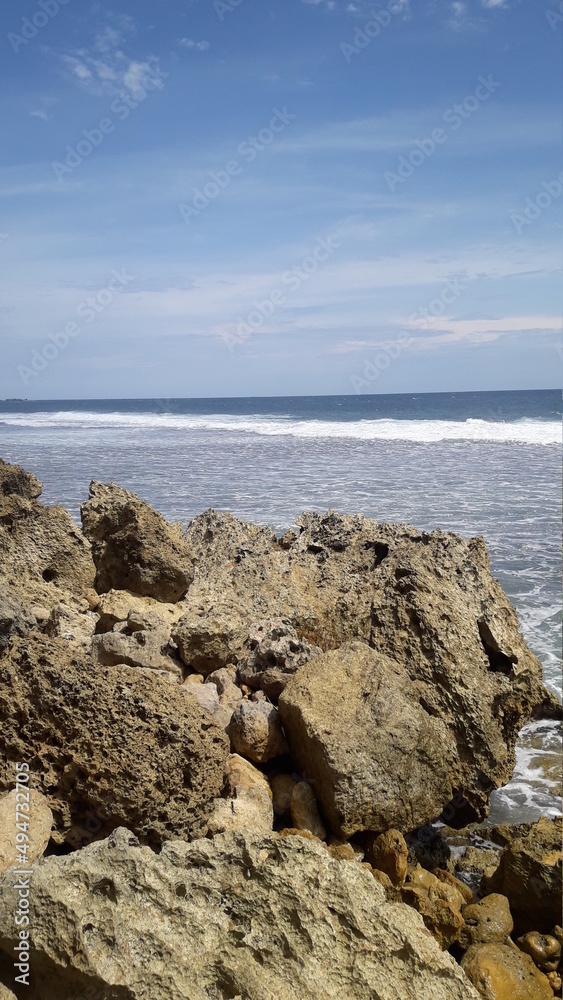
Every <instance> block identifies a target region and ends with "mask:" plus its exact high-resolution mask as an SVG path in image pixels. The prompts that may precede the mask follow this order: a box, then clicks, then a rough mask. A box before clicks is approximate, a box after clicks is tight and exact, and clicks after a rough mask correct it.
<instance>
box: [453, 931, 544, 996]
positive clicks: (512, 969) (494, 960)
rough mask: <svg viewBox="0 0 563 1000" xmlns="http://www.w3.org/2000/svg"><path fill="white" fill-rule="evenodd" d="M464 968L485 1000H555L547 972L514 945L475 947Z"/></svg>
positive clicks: (468, 953)
mask: <svg viewBox="0 0 563 1000" xmlns="http://www.w3.org/2000/svg"><path fill="white" fill-rule="evenodd" d="M461 967H462V969H463V970H464V972H465V974H466V976H467V978H468V979H469V980H470V981H471V982H472V983H473V985H474V986H475V988H476V989H477V992H478V993H479V994H480V996H481V997H482V998H483V1000H553V992H552V989H551V986H550V985H549V981H548V980H547V979H546V977H545V976H544V974H543V972H540V970H539V969H537V968H536V966H535V965H534V963H533V962H532V959H531V958H530V956H529V955H525V954H524V953H523V952H521V951H518V949H517V948H515V947H514V945H512V946H511V945H506V944H483V945H477V946H475V947H472V948H470V949H469V951H468V952H466V954H465V956H464V958H463V960H462V963H461Z"/></svg>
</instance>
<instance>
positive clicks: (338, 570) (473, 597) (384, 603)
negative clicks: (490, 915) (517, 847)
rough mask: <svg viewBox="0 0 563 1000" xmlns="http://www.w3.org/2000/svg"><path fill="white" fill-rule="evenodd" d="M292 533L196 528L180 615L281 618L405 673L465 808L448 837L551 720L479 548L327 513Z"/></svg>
mask: <svg viewBox="0 0 563 1000" xmlns="http://www.w3.org/2000/svg"><path fill="white" fill-rule="evenodd" d="M297 524H298V526H299V528H300V533H299V534H297V533H296V532H294V531H292V532H288V533H287V535H286V536H284V537H283V538H281V539H279V540H278V539H277V538H276V536H275V535H274V533H273V532H272V531H271V530H270V529H267V528H259V527H256V526H254V525H251V524H246V523H244V522H243V521H240V520H238V519H237V518H235V517H233V516H232V515H230V514H223V513H220V512H217V511H207V512H206V513H204V514H202V515H200V516H199V517H196V518H195V519H194V520H193V521H192V523H191V525H190V527H189V528H188V530H187V532H186V540H187V541H188V543H189V545H190V547H191V549H192V551H193V553H194V556H195V559H196V565H195V579H194V583H193V584H192V587H191V588H190V592H189V595H188V602H187V603H188V606H189V605H192V604H193V607H194V608H196V607H199V606H202V605H205V604H206V603H207V605H208V606H210V607H212V606H213V604H214V603H216V602H217V601H218V600H221V601H227V602H231V603H232V604H234V605H238V606H240V607H242V608H244V609H245V611H246V613H247V614H248V615H249V616H251V618H252V621H258V620H260V619H265V618H272V617H280V618H283V619H284V620H285V621H287V622H288V623H289V624H290V625H291V626H292V627H293V628H294V629H295V631H296V633H297V635H298V637H299V638H300V639H303V640H306V641H308V642H310V643H312V644H314V645H316V646H319V647H321V648H322V649H323V650H325V651H326V650H328V649H333V648H336V647H337V646H339V645H341V644H342V643H344V642H346V641H347V640H350V639H362V640H364V641H365V642H367V643H369V644H370V645H371V646H373V647H374V648H375V649H376V650H377V651H378V652H379V653H382V654H386V655H387V656H389V657H390V658H391V659H394V660H396V661H398V662H399V663H401V664H404V669H406V670H408V673H409V675H410V680H411V681H412V684H413V695H414V696H415V700H416V704H420V705H421V706H422V708H423V710H424V711H425V712H426V713H427V715H428V716H429V717H430V718H432V719H433V720H439V722H440V726H441V738H442V745H443V754H444V758H445V759H446V760H447V761H448V762H450V766H451V775H450V783H451V785H452V787H453V789H454V790H455V791H458V792H459V793H460V794H461V795H463V796H464V797H465V800H466V808H465V810H464V809H461V808H459V809H457V810H456V815H455V824H456V825H457V826H464V825H465V824H466V823H468V822H470V821H472V820H475V819H479V818H481V817H482V816H484V815H486V813H487V808H488V804H487V803H488V795H489V793H490V791H491V790H492V788H494V787H498V786H499V785H501V784H503V783H505V782H506V781H508V780H509V779H510V777H511V774H512V770H513V767H514V753H513V749H514V744H515V741H516V737H517V732H518V730H519V728H520V727H521V725H522V724H523V723H524V722H525V721H526V720H527V719H529V718H531V717H533V716H536V715H542V714H554V713H555V714H557V713H559V712H560V709H559V708H558V707H557V705H556V702H555V699H554V698H553V696H551V695H549V694H548V692H547V691H546V689H545V688H544V687H543V686H542V683H541V665H540V663H539V661H538V660H537V658H536V657H535V656H534V655H533V654H532V653H531V652H530V650H529V649H528V647H527V646H526V644H525V642H524V640H523V638H522V636H521V634H520V632H519V631H518V620H517V616H516V612H515V611H514V609H513V608H512V606H511V604H510V602H509V601H508V599H507V597H506V595H505V594H504V593H503V591H502V589H501V587H500V585H499V584H498V582H497V581H496V580H494V579H493V577H492V576H491V572H490V566H489V559H488V555H487V550H486V546H485V543H484V541H483V540H482V539H479V538H477V539H471V540H470V541H466V540H465V539H463V538H461V537H460V536H458V535H454V534H450V533H448V532H443V531H434V532H432V533H430V534H428V533H426V532H420V531H417V530H416V529H415V528H412V527H409V526H408V525H388V524H378V523H377V522H375V521H371V520H366V519H365V518H363V517H362V516H360V515H345V516H341V515H338V514H335V513H333V512H329V513H328V514H323V515H321V514H310V513H306V514H303V515H302V516H301V517H300V518H298V520H297ZM302 669H303V668H302V667H300V668H299V670H298V673H297V675H296V676H297V677H298V676H299V673H300V672H301V670H302ZM468 751H469V752H468ZM446 802H447V800H445V801H444V802H442V805H446ZM438 811H439V810H438ZM452 823H453V821H452ZM390 825H394V824H393V823H388V824H387V826H390Z"/></svg>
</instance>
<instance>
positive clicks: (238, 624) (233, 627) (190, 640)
mask: <svg viewBox="0 0 563 1000" xmlns="http://www.w3.org/2000/svg"><path fill="white" fill-rule="evenodd" d="M247 633H248V628H247V625H246V624H245V621H244V619H242V618H241V617H240V616H239V615H238V614H236V612H234V611H233V609H232V608H231V607H229V606H222V605H220V604H219V605H217V606H215V607H214V608H213V610H211V611H207V612H204V611H202V610H201V609H198V610H197V611H189V612H188V613H187V614H184V615H183V616H182V618H180V620H179V622H178V623H177V624H176V625H175V627H174V629H173V630H172V638H173V639H174V642H176V643H177V645H178V650H179V653H180V656H181V657H182V660H183V661H184V663H185V664H186V666H187V667H190V668H191V669H192V670H196V671H197V673H199V674H203V675H204V676H205V675H207V674H211V673H213V672H214V671H216V670H220V669H221V668H222V667H226V666H227V664H230V663H236V662H237V661H238V658H239V656H240V655H241V652H242V649H243V646H244V641H245V639H246V636H247Z"/></svg>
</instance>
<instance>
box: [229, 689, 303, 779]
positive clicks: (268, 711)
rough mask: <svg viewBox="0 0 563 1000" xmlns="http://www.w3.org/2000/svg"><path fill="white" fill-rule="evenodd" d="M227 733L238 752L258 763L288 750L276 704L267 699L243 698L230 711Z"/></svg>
mask: <svg viewBox="0 0 563 1000" xmlns="http://www.w3.org/2000/svg"><path fill="white" fill-rule="evenodd" d="M229 736H230V737H231V743H232V745H233V747H234V749H235V750H236V752H237V753H239V754H241V755H242V756H243V757H248V759H249V760H253V761H255V762H256V763H257V764H263V763H265V762H266V761H268V760H272V759H273V758H274V757H280V756H281V755H282V754H285V753H287V751H288V749H289V748H288V745H287V741H286V738H285V736H284V734H283V729H282V725H281V721H280V716H279V712H278V710H277V708H274V706H273V705H270V703H269V702H267V701H262V702H253V701H242V702H241V703H240V705H239V706H238V708H236V709H235V711H234V712H233V715H232V718H231V721H230V724H229Z"/></svg>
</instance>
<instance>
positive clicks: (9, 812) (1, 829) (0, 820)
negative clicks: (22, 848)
mask: <svg viewBox="0 0 563 1000" xmlns="http://www.w3.org/2000/svg"><path fill="white" fill-rule="evenodd" d="M15 774H16V770H15V768H14V781H15ZM22 787H24V786H22ZM16 796H18V790H17V789H16V788H13V789H12V791H11V792H8V793H7V795H3V796H2V797H1V798H0V874H1V873H2V872H4V871H6V869H7V868H10V867H11V866H13V865H17V864H18V857H17V854H16V847H17V844H16V834H17V833H18V832H23V833H25V836H26V837H27V838H28V840H27V842H26V846H27V849H28V850H27V855H26V857H27V863H28V864H33V862H34V861H36V860H37V858H40V857H41V855H42V854H44V853H45V848H46V847H47V844H48V843H49V839H50V837H51V829H52V826H53V813H52V812H51V810H50V808H49V805H48V802H47V800H46V798H45V796H44V795H42V794H41V792H38V791H36V790H35V789H34V788H31V789H30V791H29V799H28V797H27V795H26V794H25V790H24V792H23V793H22V792H21V791H20V792H19V798H18V800H17V802H16ZM16 805H18V806H19V808H20V809H22V810H24V811H23V812H20V813H18V822H20V821H21V820H22V819H24V820H27V824H28V825H27V828H26V829H25V830H23V831H18V828H17V826H16Z"/></svg>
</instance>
